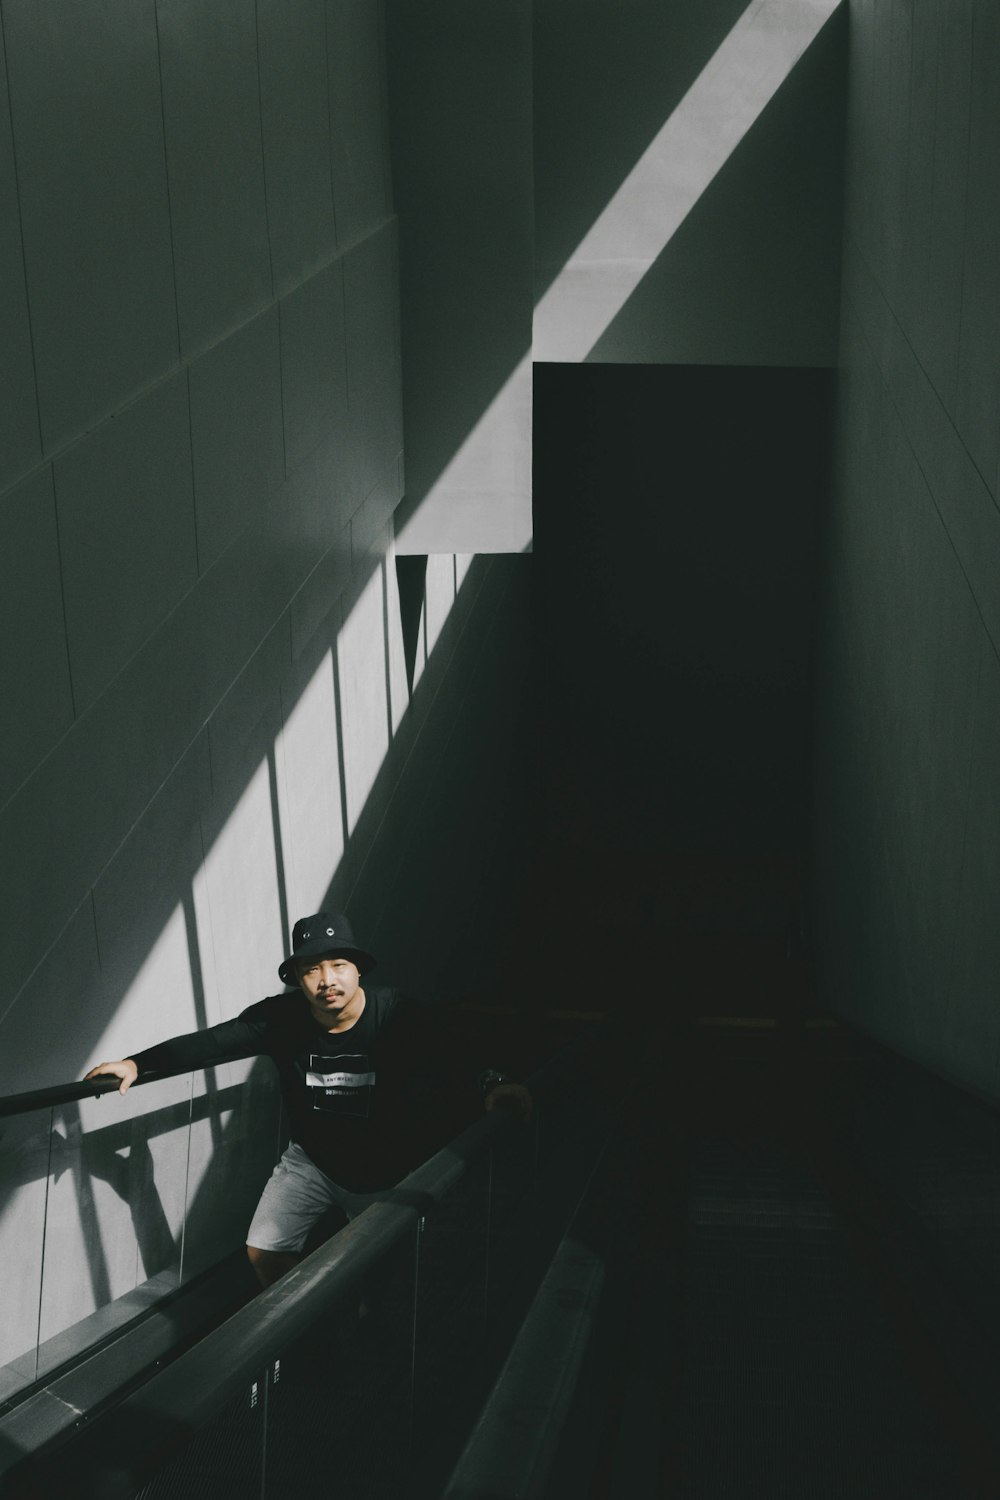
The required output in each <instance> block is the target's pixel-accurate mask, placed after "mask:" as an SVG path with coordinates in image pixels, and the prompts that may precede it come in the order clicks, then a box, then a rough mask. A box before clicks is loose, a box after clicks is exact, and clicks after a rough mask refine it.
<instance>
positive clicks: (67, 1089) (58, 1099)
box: [0, 1054, 240, 1119]
mask: <svg viewBox="0 0 1000 1500" xmlns="http://www.w3.org/2000/svg"><path fill="white" fill-rule="evenodd" d="M239 1055H240V1054H237V1055H236V1056H235V1057H232V1058H228V1057H223V1058H220V1059H219V1061H220V1062H235V1061H237V1058H238V1057H239ZM208 1066H209V1067H213V1068H214V1067H216V1066H217V1064H216V1063H214V1062H213V1063H209V1064H208ZM198 1071H199V1069H198V1068H173V1069H170V1068H157V1069H156V1070H155V1071H153V1070H152V1069H151V1070H150V1071H149V1072H148V1073H145V1074H144V1075H143V1077H142V1078H137V1079H136V1080H135V1083H133V1084H132V1088H134V1089H135V1088H138V1087H139V1085H140V1084H143V1083H156V1082H158V1080H159V1079H161V1078H176V1077H179V1076H180V1074H182V1073H197V1072H198ZM120 1085H121V1079H120V1078H116V1077H115V1076H114V1075H113V1074H111V1073H108V1074H106V1075H104V1076H102V1077H100V1078H91V1079H88V1080H86V1081H85V1080H83V1079H81V1080H80V1081H79V1082H78V1083H55V1084H53V1085H52V1087H51V1088H47V1089H30V1090H29V1091H28V1093H26V1094H7V1095H6V1097H5V1098H2V1099H0V1119H4V1118H5V1117H9V1116H10V1115H26V1114H29V1113H30V1112H31V1110H33V1109H51V1108H52V1107H53V1106H54V1105H57V1104H72V1103H74V1101H75V1100H77V1099H92V1098H94V1097H96V1096H97V1095H99V1094H110V1093H113V1092H114V1090H116V1089H117V1088H118V1087H119V1086H120Z"/></svg>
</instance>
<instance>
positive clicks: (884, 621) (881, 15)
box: [815, 0, 1000, 1097]
mask: <svg viewBox="0 0 1000 1500" xmlns="http://www.w3.org/2000/svg"><path fill="white" fill-rule="evenodd" d="M998 45H1000V17H998V14H997V11H996V7H995V6H994V5H992V4H991V3H990V0H962V3H959V4H952V3H951V0H933V3H931V4H927V5H921V6H913V5H909V4H905V3H903V0H893V3H889V4H886V3H877V0H854V3H853V4H852V6H851V26H850V79H851V89H850V100H849V133H848V174H847V219H846V234H845V277H844V298H843V310H842V331H841V355H840V359H841V376H840V399H839V411H838V453H837V472H836V475H835V487H834V504H833V508H832V514H831V518H830V524H829V535H828V538H827V556H828V567H829V576H828V584H827V597H826V614H827V618H828V628H827V633H826V642H825V650H824V657H823V673H822V679H821V680H822V684H823V688H822V697H821V712H820V718H819V725H818V734H817V744H818V747H819V752H820V760H819V771H818V796H817V810H816V856H815V866H816V871H817V889H816V904H817V914H816V922H817V941H818V943H819V946H820V956H821V975H822V980H823V983H824V986H825V989H826V993H827V996H828V998H829V1000H830V1002H831V1003H832V1004H834V1005H835V1006H836V1007H837V1008H838V1009H839V1010H841V1011H843V1012H844V1013H845V1014H846V1015H848V1016H849V1017H850V1018H851V1019H852V1020H853V1021H855V1022H856V1023H858V1024H860V1025H862V1026H864V1027H866V1028H867V1029H869V1030H870V1031H871V1032H873V1033H874V1034H875V1035H877V1036H879V1037H881V1038H883V1039H884V1040H886V1041H887V1042H889V1043H890V1044H891V1045H893V1046H896V1047H898V1048H899V1049H900V1050H902V1051H903V1052H905V1053H907V1054H908V1055H910V1056H912V1057H915V1058H917V1059H918V1060H920V1061H921V1062H923V1063H925V1064H927V1065H928V1066H930V1067H932V1068H935V1069H937V1070H938V1071H939V1072H941V1073H944V1074H946V1075H948V1076H951V1077H953V1078H956V1079H958V1080H960V1081H962V1082H963V1083H965V1084H968V1085H971V1086H972V1087H974V1088H976V1089H978V1090H980V1091H982V1092H983V1093H985V1094H988V1095H990V1096H992V1097H996V1096H997V1095H998V1094H1000V1071H998V1061H1000V1009H998V1007H997V1003H996V1002H997V989H996V986H997V973H998V972H1000V923H998V922H997V917H996V901H997V892H998V890H1000V777H998V774H997V767H998V764H1000V760H998V753H1000V511H998V462H1000V425H998V423H997V411H998V409H1000V358H998V352H997V351H998V349H1000V191H998V187H997V174H996V163H997V159H998V152H1000V115H998V113H997V110H996V86H995V63H996V56H997V48H998Z"/></svg>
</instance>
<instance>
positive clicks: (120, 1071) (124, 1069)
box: [83, 1057, 139, 1094]
mask: <svg viewBox="0 0 1000 1500" xmlns="http://www.w3.org/2000/svg"><path fill="white" fill-rule="evenodd" d="M102 1073H111V1074H112V1075H113V1076H114V1077H115V1078H120V1079H121V1083H120V1084H119V1086H118V1092H119V1094H127V1093H128V1091H129V1089H130V1088H131V1087H132V1085H133V1083H135V1080H136V1079H137V1078H138V1076H139V1069H138V1068H137V1067H136V1065H135V1063H134V1062H133V1061H132V1059H131V1058H130V1057H123V1058H122V1060H121V1062H102V1063H98V1064H97V1067H96V1068H91V1070H90V1072H89V1073H85V1074H84V1075H83V1081H84V1083H86V1082H87V1080H88V1079H90V1078H99V1077H100V1076H101V1074H102Z"/></svg>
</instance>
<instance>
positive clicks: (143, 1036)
mask: <svg viewBox="0 0 1000 1500" xmlns="http://www.w3.org/2000/svg"><path fill="white" fill-rule="evenodd" d="M165 997H169V1017H170V1019H169V1023H168V1024H169V1026H170V1027H171V1028H172V1029H173V1031H175V1032H178V1031H193V1030H194V1029H195V1027H196V1026H197V1025H198V1024H199V1017H198V1012H197V1008H196V1005H195V996H194V984H193V981H192V977H191V956H190V952H189V950H188V937H187V926H186V924H185V921H184V911H183V909H182V907H181V906H180V905H178V906H175V907H174V910H173V912H172V913H171V915H170V918H169V920H168V922H167V924H166V926H165V927H164V928H163V931H162V932H161V933H160V935H159V937H158V938H157V940H156V942H155V943H154V944H153V946H152V948H151V949H150V950H149V953H148V954H147V956H146V959H145V961H144V962H143V965H142V968H141V969H140V970H139V972H138V974H137V975H136V976H135V978H134V979H133V981H132V983H131V984H130V985H129V987H128V989H127V990H126V992H125V994H124V995H123V996H122V998H121V1000H120V1001H119V1004H118V1006H117V1009H116V1010H115V1013H114V1015H113V1016H112V1017H111V1020H110V1021H109V1023H108V1025H107V1026H106V1027H105V1029H104V1031H103V1032H102V1033H101V1036H100V1038H99V1039H98V1040H97V1041H96V1042H95V1043H94V1045H93V1046H92V1047H91V1049H90V1051H91V1053H92V1055H93V1058H94V1061H95V1062H99V1061H101V1060H102V1059H103V1058H106V1057H129V1056H131V1054H132V1053H133V1052H138V1051H141V1050H142V1048H143V1047H150V1046H152V1044H153V1043H154V1042H158V1041H160V1040H161V1038H162V1036H163V1031H164V1024H165V1021H164V1009H165V1003H166V1002H165Z"/></svg>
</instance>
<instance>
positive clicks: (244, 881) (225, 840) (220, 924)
mask: <svg viewBox="0 0 1000 1500" xmlns="http://www.w3.org/2000/svg"><path fill="white" fill-rule="evenodd" d="M203 873H204V892H205V901H206V908H207V909H206V913H205V915H206V920H207V922H208V923H209V924H210V929H209V930H210V931H211V951H210V954H207V953H206V952H205V948H204V945H202V968H203V970H206V971H207V970H208V968H209V966H210V964H211V965H212V966H213V967H214V973H215V980H216V992H217V995H218V1001H217V1003H218V1010H219V1013H218V1014H217V1015H210V1016H209V1020H210V1022H214V1021H223V1020H228V1019H229V1018H230V1017H231V1016H235V1015H236V1014H238V1012H239V1011H241V1010H243V1008H244V1007H245V1006H247V1005H249V1004H251V1002H252V1001H254V1000H259V999H260V997H261V995H262V994H266V993H267V990H266V989H263V990H262V988H261V984H262V982H264V983H265V984H267V985H268V987H270V985H272V984H273V987H274V988H275V989H277V988H278V980H277V975H276V974H275V970H276V968H277V963H276V961H275V957H274V955H275V954H276V953H278V954H281V953H283V952H284V942H285V934H284V932H283V931H282V926H281V903H280V900H279V896H278V869H277V860H276V855H275V847H274V814H273V809H272V806H271V780H270V775H269V773H268V764H267V761H266V760H263V761H261V763H260V765H259V766H258V767H257V769H256V771H255V772H254V774H253V777H252V778H251V780H250V782H249V784H248V785H247V788H246V791H245V792H244V793H243V795H242V797H241V798H240V800H239V802H238V803H237V804H236V806H235V808H234V809H233V811H232V812H231V813H230V815H229V817H228V818H227V820H226V824H225V827H224V828H223V829H222V832H221V833H220V834H219V836H218V838H217V839H216V840H215V843H214V844H213V845H212V847H211V849H210V850H209V851H208V854H207V855H206V857H205V863H204V866H203ZM199 925H200V923H199ZM271 975H273V976H274V978H273V980H271V979H269V976H271ZM206 988H207V983H206Z"/></svg>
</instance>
